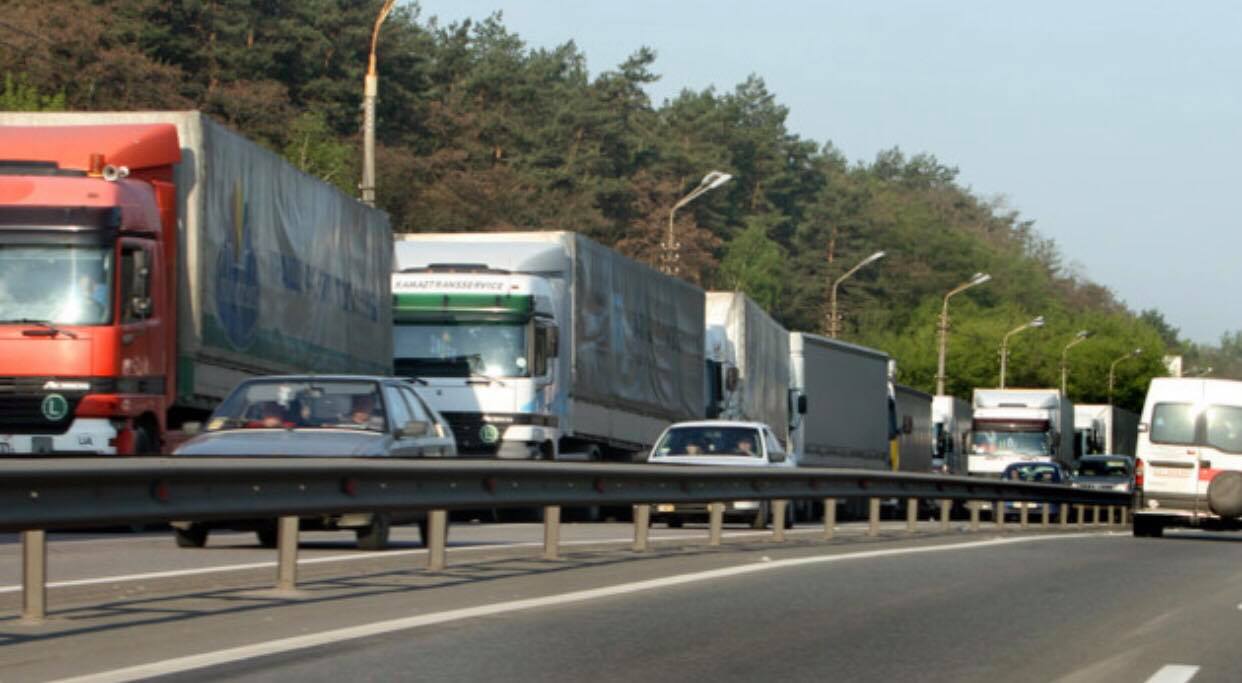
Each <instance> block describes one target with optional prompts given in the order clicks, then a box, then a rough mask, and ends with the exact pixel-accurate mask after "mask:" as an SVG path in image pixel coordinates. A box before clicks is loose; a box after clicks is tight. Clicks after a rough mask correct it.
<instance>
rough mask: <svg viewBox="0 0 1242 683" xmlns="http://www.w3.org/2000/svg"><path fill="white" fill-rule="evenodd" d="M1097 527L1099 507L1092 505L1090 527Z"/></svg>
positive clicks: (1098, 523)
mask: <svg viewBox="0 0 1242 683" xmlns="http://www.w3.org/2000/svg"><path fill="white" fill-rule="evenodd" d="M1099 525H1100V506H1099V505H1092V506H1091V526H1099Z"/></svg>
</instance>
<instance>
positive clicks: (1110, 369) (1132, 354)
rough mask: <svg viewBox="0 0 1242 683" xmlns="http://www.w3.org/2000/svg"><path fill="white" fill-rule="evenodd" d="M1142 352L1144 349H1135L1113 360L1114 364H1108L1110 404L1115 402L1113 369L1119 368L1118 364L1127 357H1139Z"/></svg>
mask: <svg viewBox="0 0 1242 683" xmlns="http://www.w3.org/2000/svg"><path fill="white" fill-rule="evenodd" d="M1142 353H1143V349H1134V350H1133V351H1130V352H1128V353H1126V354H1125V355H1124V356H1121V357H1120V358H1118V359H1117V360H1115V361H1113V363H1112V365H1109V366H1108V405H1110V406H1111V405H1112V404H1113V374H1114V372H1113V371H1114V370H1116V369H1117V364H1118V363H1120V362H1121V361H1123V360H1125V359H1127V358H1137V357H1138V356H1140V355H1142Z"/></svg>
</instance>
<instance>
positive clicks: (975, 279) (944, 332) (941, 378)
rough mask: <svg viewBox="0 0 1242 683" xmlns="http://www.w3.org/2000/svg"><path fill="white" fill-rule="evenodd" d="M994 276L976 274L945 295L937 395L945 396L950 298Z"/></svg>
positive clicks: (937, 372)
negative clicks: (945, 363) (945, 361)
mask: <svg viewBox="0 0 1242 683" xmlns="http://www.w3.org/2000/svg"><path fill="white" fill-rule="evenodd" d="M991 279H992V276H991V275H988V274H987V273H975V274H974V275H972V276H971V277H970V280H968V281H967V282H965V283H963V284H960V285H958V286H957V287H955V288H954V289H953V290H951V291H950V292H949V293H948V294H945V295H944V306H942V307H941V308H940V360H939V361H938V362H937V364H936V395H937V396H944V354H945V347H946V345H947V344H948V338H949V297H951V296H953V295H954V294H960V293H962V292H964V291H966V290H968V289H970V288H971V287H974V286H975V285H981V284H983V283H985V282H987V281H988V280H991Z"/></svg>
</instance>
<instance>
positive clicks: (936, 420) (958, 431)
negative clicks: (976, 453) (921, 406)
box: [932, 396, 973, 475]
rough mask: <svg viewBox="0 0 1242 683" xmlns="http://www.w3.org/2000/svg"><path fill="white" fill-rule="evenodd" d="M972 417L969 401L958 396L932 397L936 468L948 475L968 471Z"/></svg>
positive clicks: (933, 460) (933, 463)
mask: <svg viewBox="0 0 1242 683" xmlns="http://www.w3.org/2000/svg"><path fill="white" fill-rule="evenodd" d="M972 416H973V411H972V410H971V408H970V401H966V400H964V399H960V398H958V397H956V396H933V397H932V438H933V441H932V448H933V452H934V455H933V456H932V465H933V469H934V470H936V471H938V472H942V473H945V474H959V475H964V474H966V473H967V466H966V452H967V450H968V446H969V442H970V423H971V417H972Z"/></svg>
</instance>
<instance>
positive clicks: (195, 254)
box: [0, 111, 392, 454]
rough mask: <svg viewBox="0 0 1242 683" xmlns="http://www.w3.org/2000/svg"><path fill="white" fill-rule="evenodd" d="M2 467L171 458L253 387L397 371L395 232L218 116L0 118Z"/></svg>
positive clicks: (102, 114) (381, 215) (374, 214)
mask: <svg viewBox="0 0 1242 683" xmlns="http://www.w3.org/2000/svg"><path fill="white" fill-rule="evenodd" d="M0 162H2V163H0V452H5V453H71V454H79V453H81V454H127V453H144V452H154V451H157V450H166V449H167V447H168V446H169V444H168V443H167V441H166V439H167V437H168V436H169V435H170V434H171V433H172V432H173V431H174V430H176V429H178V427H179V426H180V425H181V424H182V423H183V422H187V421H193V420H201V419H202V418H203V417H204V416H205V415H206V414H207V413H208V411H209V410H210V409H211V408H212V407H213V406H214V405H215V404H216V403H217V402H218V401H219V400H220V399H222V398H223V397H224V396H225V394H226V393H227V392H228V391H229V390H231V389H232V388H233V386H234V385H235V384H236V383H237V382H238V381H239V380H240V379H242V378H245V377H248V376H251V375H256V374H273V373H286V372H299V373H302V372H321V373H352V372H362V373H373V374H389V372H390V369H391V367H392V354H391V335H390V332H389V328H390V325H391V320H392V318H391V312H390V305H391V298H390V294H389V278H390V273H391V268H392V267H391V258H392V247H391V240H392V236H391V230H390V228H389V225H388V219H387V216H386V215H385V214H384V213H383V212H381V211H377V210H375V209H371V208H368V207H367V206H365V205H363V204H361V203H359V202H358V201H356V200H354V199H353V198H350V197H347V196H345V195H343V194H341V193H340V192H339V191H337V190H336V189H335V188H333V187H332V186H330V185H328V184H326V183H324V182H321V181H319V180H317V179H315V178H312V177H310V176H308V175H306V174H304V173H302V172H301V171H299V170H297V169H296V168H294V167H293V166H291V165H290V164H288V163H286V162H285V161H284V160H282V159H281V158H280V157H278V156H277V155H275V154H273V153H271V152H269V151H268V150H266V149H263V148H262V147H260V146H258V145H256V144H254V143H252V142H250V141H248V140H246V139H245V138H243V137H242V136H240V135H238V134H236V133H234V132H232V131H230V130H228V129H227V128H225V127H224V126H221V125H219V124H217V123H214V122H213V121H211V120H210V119H208V118H207V117H206V116H204V115H202V114H201V113H199V112H193V111H190V112H115V113H113V112H98V113H94V112H92V113H0Z"/></svg>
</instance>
